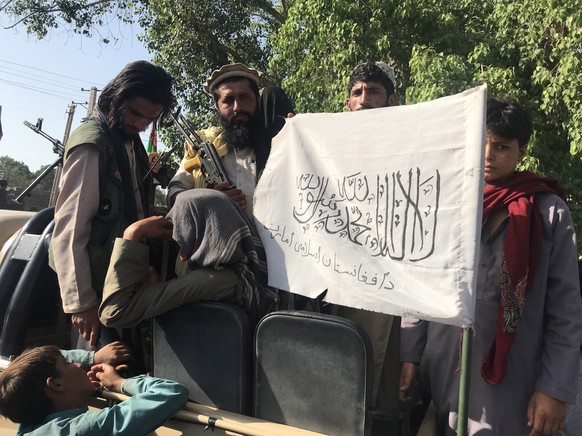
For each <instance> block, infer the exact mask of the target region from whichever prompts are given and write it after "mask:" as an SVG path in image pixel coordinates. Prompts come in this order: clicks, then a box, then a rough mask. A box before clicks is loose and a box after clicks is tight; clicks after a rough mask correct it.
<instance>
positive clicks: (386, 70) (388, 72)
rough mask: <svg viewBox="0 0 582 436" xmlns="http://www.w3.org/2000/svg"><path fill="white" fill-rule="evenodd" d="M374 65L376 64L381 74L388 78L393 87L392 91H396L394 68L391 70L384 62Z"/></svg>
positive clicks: (377, 62)
mask: <svg viewBox="0 0 582 436" xmlns="http://www.w3.org/2000/svg"><path fill="white" fill-rule="evenodd" d="M374 63H375V64H376V66H377V67H378V68H380V69H381V70H382V72H383V73H384V74H386V77H388V78H389V79H390V81H391V82H392V84H393V85H394V89H396V76H395V75H394V68H392V67H391V66H390V65H388V64H387V63H385V62H379V61H376V62H374Z"/></svg>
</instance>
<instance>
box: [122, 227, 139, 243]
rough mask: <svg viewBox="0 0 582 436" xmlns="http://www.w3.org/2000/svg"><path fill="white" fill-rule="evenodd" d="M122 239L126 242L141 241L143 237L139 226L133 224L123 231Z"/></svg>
mask: <svg viewBox="0 0 582 436" xmlns="http://www.w3.org/2000/svg"><path fill="white" fill-rule="evenodd" d="M123 239H127V240H128V241H138V242H139V241H141V240H142V239H143V235H142V232H141V231H140V228H139V226H137V225H135V223H134V224H132V225H130V226H129V227H128V228H127V229H125V231H124V232H123Z"/></svg>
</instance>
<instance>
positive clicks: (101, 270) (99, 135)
mask: <svg viewBox="0 0 582 436" xmlns="http://www.w3.org/2000/svg"><path fill="white" fill-rule="evenodd" d="M88 144H91V145H93V146H95V147H97V148H98V149H99V209H98V211H97V214H96V215H95V217H94V218H93V220H92V221H91V236H90V238H89V244H88V246H87V249H88V251H89V260H90V264H91V278H92V287H93V289H94V290H95V291H96V292H97V293H98V294H99V295H101V294H102V292H103V284H104V282H105V276H106V274H107V268H108V267H109V260H110V258H111V252H112V250H113V243H114V242H115V238H117V237H121V236H122V235H123V232H124V230H125V229H126V228H127V227H128V226H129V225H130V224H131V223H133V222H134V221H136V219H137V215H136V210H135V195H134V194H133V185H132V180H131V170H130V167H129V163H128V162H127V157H126V151H125V146H124V144H123V141H122V139H121V137H119V135H117V134H116V133H115V132H113V131H112V130H111V129H109V128H108V127H107V125H106V124H105V123H104V122H103V121H102V120H100V119H99V118H97V117H93V118H87V119H85V120H83V122H82V123H81V125H80V126H79V127H78V128H77V129H75V131H74V132H73V133H72V134H71V136H70V137H69V140H68V141H67V144H66V146H65V156H64V159H65V160H66V159H67V156H68V155H69V154H70V153H71V152H72V150H73V149H75V148H76V147H79V146H86V145H88ZM134 148H135V155H136V175H137V181H138V184H141V181H142V180H143V178H144V176H145V175H146V173H147V170H148V163H147V155H146V153H145V150H144V147H143V144H142V143H141V141H139V139H138V140H136V141H135V142H134ZM124 182H125V183H124ZM140 191H141V198H142V206H143V210H144V213H145V216H148V214H149V206H150V205H151V204H152V203H151V201H152V200H153V187H152V179H151V177H149V176H148V179H147V180H146V181H145V182H144V183H143V184H141V185H140ZM150 197H151V198H150ZM49 253H50V255H49V263H50V264H51V266H52V267H53V269H54V260H53V259H52V256H53V253H52V249H51V250H50V252H49Z"/></svg>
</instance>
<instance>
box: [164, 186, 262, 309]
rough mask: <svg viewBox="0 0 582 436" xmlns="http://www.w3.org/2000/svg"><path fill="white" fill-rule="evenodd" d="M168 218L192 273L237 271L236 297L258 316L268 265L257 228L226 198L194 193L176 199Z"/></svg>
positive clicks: (205, 191) (208, 191)
mask: <svg viewBox="0 0 582 436" xmlns="http://www.w3.org/2000/svg"><path fill="white" fill-rule="evenodd" d="M167 218H168V219H169V220H170V221H172V223H173V224H174V228H173V235H172V237H173V238H174V240H175V241H176V242H177V243H178V245H180V249H181V252H182V255H184V256H185V257H186V258H188V264H189V266H190V268H191V269H195V268H198V267H204V268H212V269H217V270H218V269H222V268H224V267H225V266H227V267H230V268H232V269H234V270H235V271H236V272H237V274H238V275H239V277H240V282H239V285H238V286H237V289H236V291H235V297H236V298H237V300H238V301H239V302H240V303H242V304H243V305H244V306H245V307H246V309H247V310H248V311H249V313H250V314H251V315H256V311H257V306H258V305H259V304H261V294H263V292H262V291H264V290H265V289H266V287H267V263H266V258H265V250H264V248H263V244H262V243H261V240H260V238H259V236H258V234H257V231H256V229H255V226H254V224H253V223H252V222H251V220H250V219H249V218H248V217H247V215H246V214H245V212H244V211H243V210H242V209H241V208H240V207H239V206H238V205H237V204H235V203H234V202H233V201H232V200H231V199H230V198H228V197H227V196H226V194H224V193H222V192H219V191H215V190H212V189H190V190H188V191H184V192H182V193H180V195H178V196H177V197H176V203H175V204H174V207H173V208H172V209H171V210H170V212H169V213H168V215H167Z"/></svg>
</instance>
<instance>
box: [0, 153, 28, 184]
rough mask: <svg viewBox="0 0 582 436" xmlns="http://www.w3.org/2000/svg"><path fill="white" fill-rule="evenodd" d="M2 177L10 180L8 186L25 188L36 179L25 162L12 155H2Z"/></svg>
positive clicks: (0, 172) (0, 170) (0, 168)
mask: <svg viewBox="0 0 582 436" xmlns="http://www.w3.org/2000/svg"><path fill="white" fill-rule="evenodd" d="M0 179H5V180H7V181H8V188H19V189H24V188H26V187H27V186H28V185H29V184H30V182H32V180H34V176H33V174H32V172H31V171H30V169H29V168H28V166H27V165H26V164H25V163H24V162H19V161H17V160H14V159H12V158H11V157H10V156H0Z"/></svg>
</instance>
